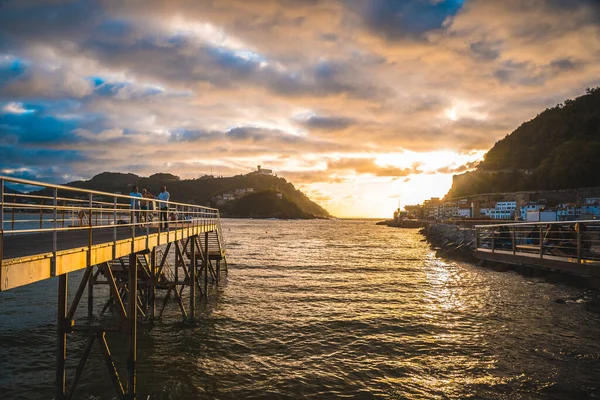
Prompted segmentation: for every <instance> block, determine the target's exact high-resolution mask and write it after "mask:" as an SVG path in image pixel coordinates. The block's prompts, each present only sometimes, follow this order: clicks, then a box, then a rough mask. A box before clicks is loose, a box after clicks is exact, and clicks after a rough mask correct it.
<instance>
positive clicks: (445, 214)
mask: <svg viewBox="0 0 600 400" xmlns="http://www.w3.org/2000/svg"><path fill="white" fill-rule="evenodd" d="M458 209H459V208H458V204H456V203H451V202H446V203H444V204H443V205H442V207H441V208H440V210H439V212H438V214H439V217H438V218H439V219H451V218H458V216H459V215H458Z"/></svg>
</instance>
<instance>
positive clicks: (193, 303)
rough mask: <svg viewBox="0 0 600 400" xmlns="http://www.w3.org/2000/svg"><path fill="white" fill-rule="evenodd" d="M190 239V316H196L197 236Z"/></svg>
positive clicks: (192, 317)
mask: <svg viewBox="0 0 600 400" xmlns="http://www.w3.org/2000/svg"><path fill="white" fill-rule="evenodd" d="M190 239H191V241H190V268H189V272H190V318H191V319H192V320H193V319H194V318H196V240H197V239H198V236H192V237H191V238H190Z"/></svg>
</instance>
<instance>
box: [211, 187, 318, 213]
mask: <svg viewBox="0 0 600 400" xmlns="http://www.w3.org/2000/svg"><path fill="white" fill-rule="evenodd" d="M221 210H222V211H224V212H225V213H226V214H227V215H231V216H235V217H238V216H242V217H251V218H281V219H292V218H314V216H313V215H311V214H307V213H305V212H304V211H302V210H301V209H300V207H299V206H298V205H297V204H296V203H294V202H293V201H292V200H290V199H288V198H287V197H285V196H282V198H281V199H280V198H279V197H278V196H277V192H276V191H275V190H263V191H260V192H256V193H251V194H249V195H247V196H244V197H242V198H241V199H239V200H236V201H234V202H232V203H229V204H227V205H226V206H223V207H222V208H221Z"/></svg>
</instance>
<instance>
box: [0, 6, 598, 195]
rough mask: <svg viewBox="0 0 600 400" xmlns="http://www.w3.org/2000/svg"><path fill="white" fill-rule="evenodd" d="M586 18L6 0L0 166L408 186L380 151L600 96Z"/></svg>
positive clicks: (0, 21)
mask: <svg viewBox="0 0 600 400" xmlns="http://www.w3.org/2000/svg"><path fill="white" fill-rule="evenodd" d="M599 21H600V6H599V3H598V2H597V1H593V0H572V1H571V0H569V1H567V0H507V1H486V0H470V1H458V0H441V1H440V0H437V1H434V0H399V1H382V0H376V1H366V0H350V1H341V0H331V1H300V0H264V1H258V0H247V1H240V0H221V1H218V2H217V1H210V2H197V1H193V0H173V1H169V2H165V1H159V0H149V1H147V2H144V5H143V7H141V6H140V4H139V3H137V2H124V3H123V2H121V3H119V2H92V3H89V2H83V1H76V2H51V3H48V2H45V1H34V0H28V1H9V2H4V3H3V5H2V13H0V146H4V149H5V150H4V151H5V153H3V154H6V155H7V157H8V153H9V152H10V151H11V150H10V149H13V150H14V154H18V155H19V157H21V158H20V159H17V158H16V157H14V156H11V157H8V158H5V159H4V160H2V165H3V168H5V169H6V168H8V169H10V168H24V166H27V165H28V164H29V163H31V164H32V165H34V164H35V163H38V162H39V160H48V159H50V158H51V157H50V156H48V153H44V151H49V152H56V157H55V162H56V165H57V167H58V168H60V172H57V173H59V174H60V175H61V176H82V177H87V178H89V177H90V176H91V175H93V174H95V173H97V172H101V171H102V170H104V169H105V166H106V165H111V169H113V170H119V171H123V172H126V171H127V169H128V168H132V170H133V169H135V172H139V173H144V174H149V173H153V172H156V171H157V170H171V171H173V172H175V173H177V174H178V175H182V176H184V177H186V176H195V174H200V173H202V172H207V168H208V169H210V168H209V167H210V165H219V166H220V167H221V168H222V171H224V172H226V173H232V174H235V173H242V172H248V171H249V170H250V169H252V168H254V166H255V165H256V164H257V163H259V162H260V163H261V164H264V165H267V164H268V165H269V166H270V167H272V168H273V169H276V170H278V171H281V173H282V175H283V174H284V173H285V176H289V177H290V179H297V180H298V181H302V182H305V183H306V184H307V185H310V184H311V182H326V183H330V184H342V182H347V180H348V179H351V178H349V177H352V176H362V175H364V176H366V177H369V178H372V179H375V178H382V179H383V178H385V179H388V178H392V179H393V178H395V177H406V178H407V179H408V178H409V177H411V176H412V174H418V173H419V172H420V169H418V168H411V167H409V168H399V167H396V166H391V165H384V164H379V163H377V162H375V160H376V155H377V154H379V153H389V152H402V151H405V150H408V151H414V152H422V153H428V152H431V151H435V150H439V149H446V150H450V151H454V152H455V153H456V154H460V153H461V152H469V151H481V150H485V149H488V148H490V147H491V146H492V145H493V143H494V142H495V141H497V140H498V139H500V138H502V137H504V136H505V135H506V134H508V133H510V132H511V131H512V130H513V129H515V128H516V127H518V126H519V125H520V124H521V123H523V122H524V121H527V120H529V119H531V118H533V117H535V115H537V114H538V113H540V112H541V111H543V109H544V108H546V107H552V106H554V105H555V104H557V103H559V102H562V101H564V100H565V99H567V98H572V97H575V96H577V95H580V94H583V93H584V90H585V88H586V87H593V86H595V85H599V84H600V79H599V78H598V77H599V76H600V42H599V41H598V37H600V22H599ZM36 157H37V158H36ZM461 164H464V163H463V162H462V161H461V160H458V159H457V160H456V162H454V163H453V164H448V165H451V166H449V167H445V168H442V169H439V170H438V172H439V173H456V172H458V171H459V170H461V169H462V168H463V167H459V165H461ZM36 165H37V164H36ZM455 166H456V167H455ZM174 168H181V169H182V171H183V173H182V172H181V171H175V170H174ZM465 168H467V167H465ZM32 171H33V170H32ZM40 171H42V170H40ZM40 173H41V174H42V173H43V174H46V173H51V171H43V172H40ZM186 174H187V175H186Z"/></svg>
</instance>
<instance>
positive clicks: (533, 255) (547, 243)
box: [474, 220, 600, 278]
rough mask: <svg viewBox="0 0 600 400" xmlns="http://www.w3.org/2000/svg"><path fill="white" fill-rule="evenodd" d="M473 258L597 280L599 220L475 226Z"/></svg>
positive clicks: (599, 259) (599, 239) (599, 265)
mask: <svg viewBox="0 0 600 400" xmlns="http://www.w3.org/2000/svg"><path fill="white" fill-rule="evenodd" d="M475 236H476V248H475V252H474V255H475V256H476V257H477V258H480V259H483V260H488V261H493V262H501V263H506V264H514V265H527V266H532V267H538V268H543V269H547V270H555V271H561V272H567V273H571V274H574V275H578V276H583V277H593V278H600V221H598V220H589V221H556V222H554V221H553V222H525V223H523V222H521V223H512V224H490V225H477V226H475Z"/></svg>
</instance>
